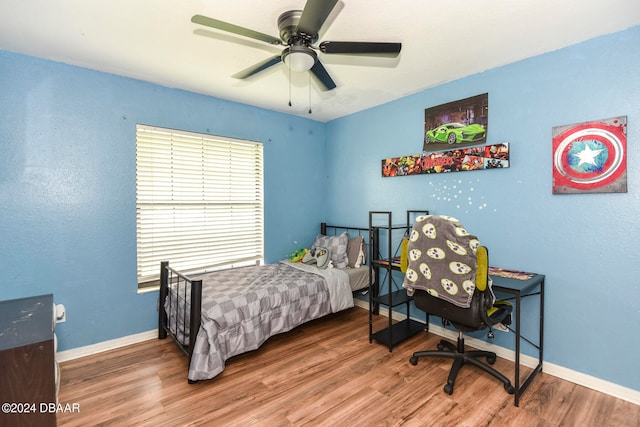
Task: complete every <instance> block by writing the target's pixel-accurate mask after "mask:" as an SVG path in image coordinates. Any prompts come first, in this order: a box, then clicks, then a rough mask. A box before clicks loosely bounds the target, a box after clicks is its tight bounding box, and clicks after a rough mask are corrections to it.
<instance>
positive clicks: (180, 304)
mask: <svg viewBox="0 0 640 427" xmlns="http://www.w3.org/2000/svg"><path fill="white" fill-rule="evenodd" d="M368 233H369V230H368V229H366V228H358V227H342V226H332V225H327V224H325V223H322V224H321V227H320V234H319V235H318V236H317V237H316V240H315V242H314V246H323V247H327V248H329V252H330V254H331V262H332V264H333V268H324V269H320V268H318V267H317V266H316V265H312V264H305V263H301V262H290V261H288V260H283V261H280V262H277V263H273V264H267V265H261V266H251V267H241V268H234V269H228V270H220V271H214V272H209V273H204V274H201V275H194V276H187V275H185V274H183V273H181V272H179V271H177V270H176V269H174V268H173V267H171V266H170V265H169V262H168V261H167V262H163V263H161V266H160V300H159V309H158V313H159V316H158V338H159V339H164V338H167V337H171V338H172V339H173V340H174V341H175V342H176V344H177V345H178V347H179V348H180V349H181V350H182V351H183V352H184V353H185V355H186V356H187V357H188V358H189V372H188V376H187V377H188V380H189V383H194V382H196V381H201V380H209V379H212V378H214V377H216V376H217V375H218V374H220V373H221V372H222V371H223V370H224V367H225V362H226V361H227V360H228V359H229V358H231V357H233V356H236V355H239V354H242V353H245V352H248V351H251V350H256V349H257V348H259V347H260V346H261V345H262V344H263V343H264V342H265V341H266V340H267V339H268V338H269V337H271V336H274V335H276V334H279V333H283V332H287V331H289V330H291V329H293V328H295V327H296V326H299V325H301V324H303V323H305V322H308V321H310V320H314V319H318V318H320V317H323V316H326V315H328V314H330V313H335V312H338V311H341V310H345V309H348V308H351V307H353V305H354V304H353V292H355V291H358V290H361V289H364V288H367V289H368V288H369V281H370V272H369V268H368V266H367V265H365V258H366V256H365V254H367V245H368V241H369V239H368ZM345 236H346V245H345ZM349 254H350V255H351V257H349ZM345 262H346V265H345ZM192 331H196V333H195V336H196V338H195V339H192V336H193V335H194V334H192Z"/></svg>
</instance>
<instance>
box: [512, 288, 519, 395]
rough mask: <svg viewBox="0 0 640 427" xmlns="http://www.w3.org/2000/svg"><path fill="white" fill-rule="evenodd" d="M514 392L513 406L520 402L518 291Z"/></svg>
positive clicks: (517, 298)
mask: <svg viewBox="0 0 640 427" xmlns="http://www.w3.org/2000/svg"><path fill="white" fill-rule="evenodd" d="M515 375H516V377H515V378H514V382H515V385H514V387H515V389H516V391H515V393H514V402H513V404H514V405H515V406H518V405H519V404H520V292H518V293H516V366H515Z"/></svg>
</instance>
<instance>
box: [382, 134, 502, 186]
mask: <svg viewBox="0 0 640 427" xmlns="http://www.w3.org/2000/svg"><path fill="white" fill-rule="evenodd" d="M508 167H509V143H508V142H504V143H502V144H494V145H486V146H483V147H468V148H461V149H458V150H449V151H438V152H433V153H422V154H414V155H411V156H402V157H389V158H387V159H384V160H382V176H383V177H392V176H406V175H421V174H432V173H444V172H462V171H472V170H483V169H497V168H508Z"/></svg>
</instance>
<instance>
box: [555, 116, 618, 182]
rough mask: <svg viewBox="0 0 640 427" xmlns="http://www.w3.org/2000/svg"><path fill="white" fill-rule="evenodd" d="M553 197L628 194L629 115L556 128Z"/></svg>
mask: <svg viewBox="0 0 640 427" xmlns="http://www.w3.org/2000/svg"><path fill="white" fill-rule="evenodd" d="M552 135H553V139H552V146H553V150H552V151H553V194H576V193H626V192H627V116H621V117H613V118H610V119H604V120H596V121H591V122H584V123H578V124H572V125H564V126H556V127H554V128H553V133H552Z"/></svg>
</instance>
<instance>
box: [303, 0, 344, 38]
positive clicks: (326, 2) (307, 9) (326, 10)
mask: <svg viewBox="0 0 640 427" xmlns="http://www.w3.org/2000/svg"><path fill="white" fill-rule="evenodd" d="M336 3H338V0H307V4H306V5H305V6H304V10H303V11H302V15H301V16H300V22H298V31H300V32H302V33H305V34H309V35H312V36H315V35H317V34H318V33H319V32H320V28H321V27H322V24H324V21H326V20H327V17H328V16H329V14H330V13H331V11H332V10H333V8H334V7H335V6H336Z"/></svg>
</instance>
